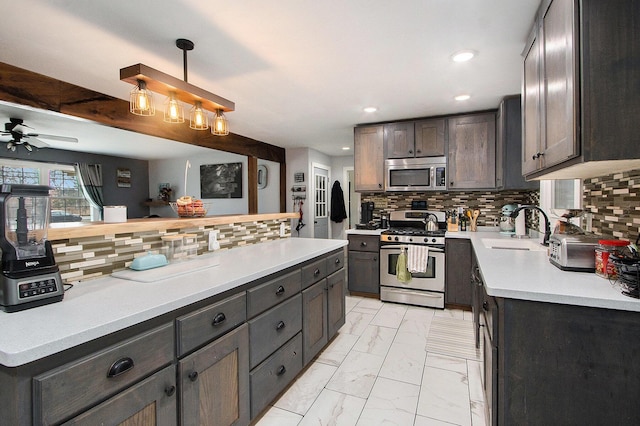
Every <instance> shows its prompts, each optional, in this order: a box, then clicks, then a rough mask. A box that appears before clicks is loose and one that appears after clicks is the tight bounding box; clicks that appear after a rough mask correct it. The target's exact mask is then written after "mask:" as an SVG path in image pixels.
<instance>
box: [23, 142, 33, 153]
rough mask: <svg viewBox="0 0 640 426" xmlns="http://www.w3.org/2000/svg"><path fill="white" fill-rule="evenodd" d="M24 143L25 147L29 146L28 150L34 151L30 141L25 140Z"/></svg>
mask: <svg viewBox="0 0 640 426" xmlns="http://www.w3.org/2000/svg"><path fill="white" fill-rule="evenodd" d="M23 145H24V147H25V148H27V151H29V152H31V151H33V147H32V146H31V145H30V144H29V142H25V143H24V144H23Z"/></svg>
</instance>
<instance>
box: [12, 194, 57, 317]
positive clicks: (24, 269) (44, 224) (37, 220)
mask: <svg viewBox="0 0 640 426" xmlns="http://www.w3.org/2000/svg"><path fill="white" fill-rule="evenodd" d="M49 190H50V188H49V187H48V186H45V185H12V184H5V185H2V186H0V215H1V216H2V217H1V219H2V220H1V221H0V251H1V252H2V274H1V275H0V309H2V310H3V311H5V312H16V311H21V310H23V309H28V308H33V307H36V306H41V305H46V304H48V303H53V302H59V301H61V300H62V298H63V297H64V288H63V287H62V278H61V277H60V271H59V269H58V266H57V265H56V262H55V259H54V258H53V250H52V249H51V243H50V242H49V241H48V240H47V228H48V226H49V214H50V208H49Z"/></svg>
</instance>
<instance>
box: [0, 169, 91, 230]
mask: <svg viewBox="0 0 640 426" xmlns="http://www.w3.org/2000/svg"><path fill="white" fill-rule="evenodd" d="M0 183H2V184H4V183H7V184H26V185H48V186H50V187H51V188H53V189H52V191H51V193H50V194H51V198H50V202H51V222H79V221H81V220H91V205H90V204H89V201H87V199H86V198H85V197H84V194H83V193H82V189H81V188H80V184H79V182H78V179H77V177H76V171H75V167H73V166H69V165H63V164H50V163H34V162H22V161H20V162H18V161H15V162H13V161H12V162H11V163H10V164H9V162H8V161H7V162H5V163H4V164H0Z"/></svg>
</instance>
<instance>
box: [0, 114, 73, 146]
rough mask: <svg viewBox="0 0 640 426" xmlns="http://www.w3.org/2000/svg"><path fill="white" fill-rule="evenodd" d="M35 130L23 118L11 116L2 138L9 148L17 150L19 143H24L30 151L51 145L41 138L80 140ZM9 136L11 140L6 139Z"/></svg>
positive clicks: (5, 125) (63, 140)
mask: <svg viewBox="0 0 640 426" xmlns="http://www.w3.org/2000/svg"><path fill="white" fill-rule="evenodd" d="M29 130H32V132H29ZM33 130H35V129H34V128H33V127H29V126H27V125H26V124H24V122H23V120H22V119H21V118H9V122H8V123H4V131H3V132H2V133H1V136H2V138H1V139H0V140H1V141H2V142H6V143H7V149H8V150H11V151H15V150H16V147H17V146H18V145H22V146H24V147H25V148H26V150H27V151H29V152H31V151H33V148H34V147H36V148H46V147H48V146H49V144H47V143H46V142H43V141H41V140H40V139H49V140H52V141H61V142H74V143H77V142H78V139H76V138H70V137H66V136H56V135H45V134H42V133H35V132H33ZM7 136H9V137H10V139H9V140H5V139H6V137H7Z"/></svg>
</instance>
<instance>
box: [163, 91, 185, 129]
mask: <svg viewBox="0 0 640 426" xmlns="http://www.w3.org/2000/svg"><path fill="white" fill-rule="evenodd" d="M164 121H165V122H167V123H184V108H183V107H182V104H181V103H180V102H179V101H178V98H177V97H176V92H169V96H168V97H167V99H166V100H165V101H164Z"/></svg>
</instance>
